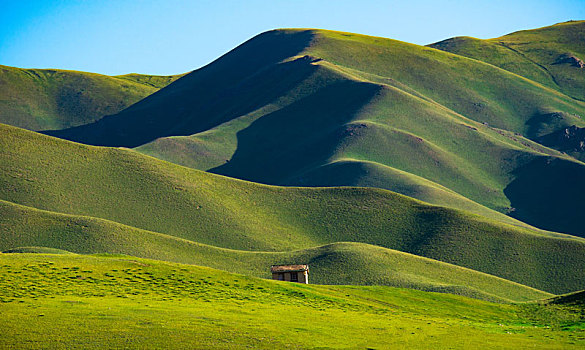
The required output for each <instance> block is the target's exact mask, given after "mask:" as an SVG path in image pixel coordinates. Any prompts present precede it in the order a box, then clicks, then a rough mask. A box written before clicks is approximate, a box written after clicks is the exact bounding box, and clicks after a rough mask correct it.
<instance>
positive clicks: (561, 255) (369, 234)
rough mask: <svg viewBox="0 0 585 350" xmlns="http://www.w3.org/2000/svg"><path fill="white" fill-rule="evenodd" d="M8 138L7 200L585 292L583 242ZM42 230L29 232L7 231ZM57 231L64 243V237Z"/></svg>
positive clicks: (240, 245) (169, 229) (249, 246)
mask: <svg viewBox="0 0 585 350" xmlns="http://www.w3.org/2000/svg"><path fill="white" fill-rule="evenodd" d="M0 130H1V132H2V135H3V137H2V138H1V139H0V150H1V151H2V152H0V155H1V156H2V159H1V161H0V184H1V186H0V199H3V200H6V201H9V202H13V203H17V204H21V205H25V206H29V207H33V208H38V209H44V210H50V211H54V212H61V213H66V214H72V215H85V216H92V217H97V218H103V219H107V220H111V221H115V222H118V223H121V224H125V225H129V226H134V227H136V228H140V229H144V230H149V231H154V232H160V233H164V234H167V235H171V236H175V237H178V238H183V239H187V240H191V241H195V242H199V243H204V244H209V245H214V246H218V247H223V248H231V249H238V250H260V251H268V250H271V251H290V250H295V249H306V248H310V247H314V246H319V245H324V244H329V243H334V242H340V241H345V242H362V243H368V244H373V245H378V246H381V247H385V248H390V249H396V250H399V251H403V252H408V253H411V254H416V255H420V256H425V257H428V258H432V259H436V260H440V261H443V262H448V263H452V264H455V265H459V266H463V267H467V268H470V269H474V270H477V271H481V272H485V273H489V274H492V275H496V276H499V277H502V278H506V279H509V280H512V281H515V282H518V283H521V284H525V285H528V286H531V287H534V288H537V289H541V290H545V291H548V292H552V293H563V292H569V291H574V290H577V289H582V288H583V285H582V283H583V281H585V278H583V277H582V274H583V271H582V269H580V268H579V267H580V266H583V264H584V263H585V261H584V260H583V259H585V253H584V249H585V241H584V240H583V239H580V238H577V237H571V236H566V235H561V234H554V233H550V232H543V231H538V230H534V229H528V228H523V227H519V226H512V225H509V224H504V223H500V222H498V221H494V220H490V219H485V218H483V217H480V216H476V215H472V214H469V213H466V212H462V211H458V210H453V209H447V208H442V207H435V206H430V205H428V204H425V203H423V202H419V201H416V200H413V199H411V198H408V197H405V196H402V195H399V194H396V193H392V192H389V191H385V190H380V189H372V188H287V187H275V186H266V185H260V184H254V183H249V182H245V181H241V180H235V179H230V178H226V177H223V176H218V175H214V174H209V173H205V172H201V171H197V170H193V169H189V168H185V167H181V166H177V165H174V164H171V163H167V162H163V161H160V160H157V159H155V158H151V157H147V156H144V155H142V154H140V153H138V152H135V151H131V150H125V149H115V148H103V147H92V146H86V145H81V144H75V143H72V142H68V141H64V140H59V139H56V138H52V137H48V136H45V135H40V134H36V133H33V132H30V131H26V130H22V129H18V128H14V127H10V126H0ZM29 215H30V213H28V212H27V211H20V210H17V211H16V212H12V214H10V215H8V214H6V215H3V216H2V217H3V219H4V220H12V219H11V218H19V220H26V218H27V217H29ZM83 226H84V224H83V223H81V224H80V225H75V226H72V228H73V227H76V229H75V230H76V231H74V232H76V234H75V237H77V238H76V239H75V240H72V239H70V238H67V239H65V240H64V241H63V242H65V241H68V242H70V244H79V247H82V246H83V245H84V231H83ZM35 227H36V228H35ZM43 227H44V226H43V225H40V224H39V225H31V226H30V227H28V228H27V226H26V224H25V225H20V229H14V230H13V231H10V232H12V234H13V235H14V234H16V233H18V232H21V231H22V232H29V233H32V232H38V231H36V230H37V229H42V228H43ZM60 229H61V228H60ZM79 230H80V231H79ZM51 232H54V234H57V236H55V239H57V240H58V237H59V236H58V232H59V231H58V230H54V231H51ZM23 237H26V235H24V236H23ZM9 243H10V244H9V245H8V246H5V247H3V249H9V248H12V247H15V246H27V245H41V246H52V247H59V248H62V249H66V250H73V249H72V248H71V247H70V246H62V245H58V246H57V245H53V244H54V243H51V244H45V243H43V242H38V241H34V243H33V242H32V241H31V242H26V241H13V242H9ZM152 249H155V248H152ZM74 251H75V250H74ZM518 266H523V268H522V269H519V268H518ZM551 266H555V268H553V269H551Z"/></svg>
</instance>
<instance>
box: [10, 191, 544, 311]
mask: <svg viewBox="0 0 585 350" xmlns="http://www.w3.org/2000/svg"><path fill="white" fill-rule="evenodd" d="M0 214H2V216H3V217H4V218H5V219H3V220H2V226H1V227H2V229H1V230H0V236H1V237H2V238H1V239H0V247H2V248H3V247H8V246H11V245H13V246H14V245H19V244H42V245H46V246H51V247H60V248H63V249H68V250H70V251H73V252H77V253H84V254H91V253H104V252H108V253H116V254H128V255H134V256H139V257H143V258H151V259H159V260H165V261H174V262H180V263H188V264H197V265H203V266H209V267H213V268H218V269H222V270H225V271H230V272H237V273H242V274H246V275H251V276H255V277H263V278H270V266H271V265H275V264H287V263H294V262H303V263H308V264H309V265H310V268H311V276H310V282H311V283H316V284H355V285H387V286H394V287H403V288H413V289H419V290H426V291H435V292H446V293H452V294H459V295H465V296H468V297H473V298H478V299H484V300H491V301H499V302H502V301H527V300H535V299H544V298H547V297H549V296H550V294H548V293H545V292H542V291H539V290H536V289H533V288H530V287H526V286H523V285H521V284H517V283H514V282H510V281H508V280H505V279H501V278H498V277H494V276H491V275H487V274H484V273H480V272H476V271H473V270H470V269H466V268H462V267H458V266H455V265H451V264H447V263H443V262H439V261H436V260H432V259H427V258H422V257H419V256H416V255H412V254H407V253H402V252H399V251H395V250H391V249H386V248H382V247H377V246H373V245H369V244H363V243H334V244H330V245H326V246H321V247H314V248H309V249H303V250H296V251H291V252H251V251H243V250H231V249H224V248H217V247H213V246H209V245H204V244H200V243H196V242H192V241H188V240H184V239H179V238H176V237H173V236H168V235H163V234H160V233H155V232H150V231H145V230H140V229H136V228H134V227H129V226H125V225H121V224H118V223H115V222H111V221H107V220H103V219H96V218H91V217H81V216H75V215H65V214H57V213H53V212H48V211H40V210H36V209H32V208H28V207H24V206H18V205H15V204H11V203H9V202H3V201H0ZM27 226H28V227H27ZM12 232H18V233H20V234H13V233H12ZM23 232H25V233H26V234H23ZM59 252H66V251H65V250H60V249H54V248H17V249H9V250H6V251H5V253H51V254H53V253H59Z"/></svg>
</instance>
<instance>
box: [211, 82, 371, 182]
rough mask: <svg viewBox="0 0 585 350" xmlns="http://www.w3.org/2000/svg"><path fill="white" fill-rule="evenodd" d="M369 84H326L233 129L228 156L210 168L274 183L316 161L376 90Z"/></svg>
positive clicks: (327, 153) (319, 161)
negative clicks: (231, 151) (235, 131)
mask: <svg viewBox="0 0 585 350" xmlns="http://www.w3.org/2000/svg"><path fill="white" fill-rule="evenodd" d="M379 89H380V87H379V86H378V85H375V84H370V83H362V82H356V81H351V80H343V81H339V82H335V83H332V84H331V85H328V86H326V87H324V88H322V89H320V90H318V91H316V92H315V93H313V94H311V95H309V96H308V97H305V98H303V99H301V100H299V101H297V102H295V103H293V104H291V105H289V106H287V107H285V108H282V109H280V110H278V111H276V112H273V113H271V114H268V115H266V116H264V117H262V118H260V119H258V120H256V121H255V122H253V123H252V124H251V125H250V126H249V127H247V128H246V129H244V130H242V131H240V132H238V134H237V138H238V147H237V149H236V152H235V153H234V155H233V156H232V159H231V160H230V161H229V162H228V163H226V164H224V165H221V166H219V167H216V168H213V169H211V170H209V171H210V172H213V173H217V174H222V175H226V176H231V177H236V178H240V179H245V180H250V181H255V182H262V183H268V184H279V183H281V181H282V180H284V179H286V178H289V177H291V176H293V175H294V174H297V173H299V172H302V171H305V170H306V169H308V168H311V167H314V166H317V165H321V164H322V162H323V161H325V160H326V159H327V158H329V157H330V156H331V155H332V154H333V153H334V151H335V148H336V147H337V146H338V145H339V144H340V141H341V140H342V139H343V137H345V136H346V135H344V133H343V130H341V129H340V128H341V127H342V126H343V125H344V124H346V123H348V122H350V121H351V120H352V119H353V118H354V117H355V115H356V113H357V112H358V111H359V110H360V109H361V108H362V107H363V106H364V105H366V104H367V103H368V102H369V101H371V99H372V98H373V97H374V96H375V95H376V94H377V93H378V91H379Z"/></svg>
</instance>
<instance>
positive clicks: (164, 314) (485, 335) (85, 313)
mask: <svg viewBox="0 0 585 350" xmlns="http://www.w3.org/2000/svg"><path fill="white" fill-rule="evenodd" d="M0 264H1V265H0V266H2V269H1V270H0V286H2V287H1V288H0V298H1V300H0V310H1V312H2V319H1V320H0V330H1V331H2V335H3V336H2V337H0V346H1V347H3V348H21V349H23V348H24V349H26V348H31V349H32V348H45V347H46V348H56V349H58V348H63V349H67V348H86V349H94V348H95V349H99V348H104V347H108V348H129V349H139V348H145V347H147V348H177V349H179V348H226V349H227V348H229V349H239V348H250V347H252V348H266V349H274V348H321V349H323V348H352V349H359V348H361V349H363V348H370V349H382V348H389V347H395V346H400V347H418V348H435V349H448V348H453V347H456V348H470V349H472V348H485V347H490V348H502V349H517V348H529V347H539V348H543V347H544V348H547V349H570V348H575V349H577V348H581V347H582V346H583V345H584V344H585V333H584V331H585V328H584V327H585V323H584V321H585V320H584V319H583V314H582V311H583V304H580V303H579V299H577V302H575V301H574V300H571V301H570V303H565V302H563V300H557V301H556V303H554V304H552V303H550V302H547V301H542V302H538V303H528V304H493V303H489V302H485V301H479V300H475V299H469V298H465V297H461V296H455V295H449V294H439V293H429V292H421V291H415V290H411V289H402V288H390V287H380V286H374V287H361V286H360V287H358V286H319V285H300V284H291V283H286V282H277V281H269V280H263V279H257V278H253V277H248V276H245V275H239V274H230V273H227V272H222V271H219V270H214V269H209V268H203V267H196V266H190V265H181V264H173V263H167V262H160V261H154V260H145V259H138V258H134V257H128V256H121V255H94V256H79V255H54V254H30V253H29V254H23V253H20V254H1V255H0ZM581 302H582V298H581Z"/></svg>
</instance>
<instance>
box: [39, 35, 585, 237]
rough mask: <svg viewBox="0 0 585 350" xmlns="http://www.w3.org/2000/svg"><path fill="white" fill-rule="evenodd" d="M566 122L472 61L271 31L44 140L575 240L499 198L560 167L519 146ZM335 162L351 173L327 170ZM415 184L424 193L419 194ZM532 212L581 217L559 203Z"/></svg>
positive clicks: (566, 102)
mask: <svg viewBox="0 0 585 350" xmlns="http://www.w3.org/2000/svg"><path fill="white" fill-rule="evenodd" d="M579 114H583V115H585V103H583V102H581V101H577V100H575V99H573V98H571V97H568V96H566V95H564V94H563V93H561V92H559V91H557V90H554V89H551V88H549V87H546V86H543V85H541V84H539V83H536V82H534V81H532V80H529V79H526V78H524V77H521V76H519V75H517V74H513V73H511V72H509V71H506V70H504V69H501V68H498V67H495V66H494V65H491V64H487V63H484V62H479V61H477V60H474V59H469V58H465V57H462V56H458V55H453V54H450V53H447V52H443V51H440V50H434V49H430V48H428V47H422V46H417V45H412V44H407V43H403V42H400V41H396V40H390V39H384V38H375V37H368V36H363V35H357V34H350V33H340V32H331V31H323V30H277V31H270V32H267V33H264V34H261V35H259V36H257V37H255V38H253V39H251V40H249V41H248V42H246V43H244V44H242V45H241V46H239V47H238V48H236V49H234V50H233V51H231V52H229V53H227V54H226V55H224V56H223V57H221V58H219V59H218V60H216V61H215V62H213V63H211V64H209V65H208V66H206V67H203V68H201V69H199V70H197V71H194V72H192V73H190V74H188V75H186V76H185V77H184V78H183V79H180V80H179V81H177V82H175V83H173V84H171V85H169V86H168V87H166V88H164V89H162V90H161V91H160V92H159V93H157V94H154V95H152V96H149V97H148V98H146V99H144V100H143V101H141V102H140V103H137V104H136V105H134V106H132V107H131V108H128V109H126V110H124V111H122V112H120V113H119V114H117V115H114V116H109V117H107V118H103V119H101V120H99V121H97V122H95V123H92V124H89V125H84V126H80V127H77V128H72V129H67V130H61V131H55V132H50V133H49V134H50V135H54V136H58V137H62V138H66V139H70V140H74V141H78V142H83V143H88V144H94V145H106V146H125V147H135V146H139V147H138V148H137V150H139V151H140V152H144V153H146V154H149V155H152V156H154V157H158V158H161V159H164V160H168V161H171V162H177V163H178V164H181V165H185V166H189V167H193V168H196V169H200V170H206V171H210V172H214V173H218V174H222V175H227V176H230V177H235V178H240V179H245V180H249V181H254V182H260V183H266V184H274V185H296V186H306V185H321V186H332V185H345V186H357V185H367V186H375V187H379V188H384V189H389V190H392V191H396V192H399V193H402V194H405V195H413V196H415V198H417V199H421V200H429V201H430V202H431V203H432V204H438V205H449V206H450V207H453V208H456V209H464V210H471V211H473V212H474V213H477V214H480V215H488V216H489V217H492V218H495V217H497V216H498V214H497V213H493V212H490V211H489V210H487V209H486V208H484V207H487V208H489V209H491V210H495V211H498V212H499V213H500V214H508V213H509V214H510V215H512V216H513V217H515V218H517V219H520V220H523V221H525V222H527V223H529V224H531V225H534V226H538V227H539V228H542V229H547V230H552V231H562V232H565V233H570V234H574V235H583V234H585V233H584V232H583V229H582V225H581V220H580V218H579V217H575V216H573V215H572V214H571V213H570V211H566V212H565V214H561V216H562V218H561V220H560V221H558V220H557V216H558V215H556V214H555V216H554V217H552V216H548V214H547V213H546V211H545V212H544V216H543V213H542V212H540V211H539V212H538V213H537V212H535V211H533V210H532V209H533V208H532V207H530V206H524V207H519V205H522V204H523V203H522V202H518V201H517V200H514V203H512V198H510V197H509V196H508V193H512V192H513V191H512V190H511V189H507V187H508V186H509V185H510V183H511V182H512V181H515V180H516V175H515V174H516V172H517V171H519V169H520V168H522V167H524V166H525V165H526V164H528V163H531V162H533V161H535V160H536V159H540V158H542V157H550V156H554V157H561V158H563V159H567V162H569V161H571V159H570V158H569V157H568V156H566V155H563V154H561V153H560V152H558V151H555V150H553V149H550V148H547V147H544V146H542V145H540V144H537V143H536V142H533V141H530V140H528V139H526V138H524V137H522V136H521V134H524V135H527V136H531V137H532V130H534V129H535V128H537V129H539V130H541V129H542V130H544V129H547V128H548V129H547V130H549V129H550V130H557V129H559V128H562V127H564V125H566V124H571V125H572V124H575V125H579V126H584V127H585V121H583V120H581V119H580V118H578V117H577V116H576V115H579ZM543 115H562V116H563V118H564V119H563V120H564V122H563V123H557V124H554V123H553V122H551V121H548V120H540V119H538V118H540V117H541V116H543ZM535 118H536V119H538V120H540V121H538V122H537V121H536V119H535ZM553 119H554V118H553ZM486 124H487V125H486ZM345 161H352V162H354V163H344V164H343V167H342V166H340V165H341V163H339V162H345ZM355 162H365V165H361V168H357V167H356V163H355ZM537 163H538V162H537ZM330 164H337V165H338V166H337V167H335V168H336V170H338V171H340V172H335V171H331V170H332V169H333V168H332V167H328V166H329V165H330ZM539 164H540V163H539ZM579 164H580V166H582V165H583V164H581V163H579ZM374 168H375V170H374V171H368V170H369V169H374ZM556 176H562V174H557V175H556ZM571 176H572V175H571ZM406 177H410V179H409V180H408V181H404V179H405V178H406ZM420 179H426V180H428V181H426V183H425V187H426V189H425V190H424V191H421V187H420V184H417V183H416V182H419V183H420ZM519 181H520V180H519ZM527 185H529V184H527ZM539 190H540V189H539V188H537V191H539ZM445 191H446V192H445ZM430 192H434V195H433V196H431V195H427V194H428V193H430ZM439 192H442V193H439ZM447 192H451V193H452V195H449V194H447ZM457 195H460V196H462V197H465V198H467V199H469V200H471V201H473V202H475V204H477V205H473V204H471V203H469V202H468V201H465V200H464V199H463V198H458V199H457V200H455V197H457ZM511 195H512V196H514V195H513V194H511ZM545 205H548V206H549V207H550V208H552V207H559V208H565V207H566V206H571V207H576V208H581V204H579V203H576V202H575V201H574V200H572V199H570V198H569V199H566V198H565V199H563V200H562V201H561V202H558V201H557V202H554V203H553V202H547V203H545ZM560 212H563V210H560ZM500 217H501V215H500ZM500 220H504V219H501V218H500ZM559 223H562V224H559Z"/></svg>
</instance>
